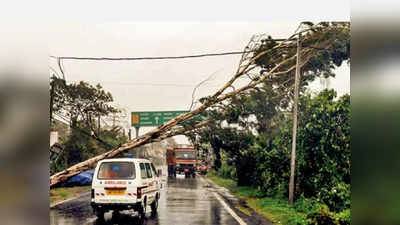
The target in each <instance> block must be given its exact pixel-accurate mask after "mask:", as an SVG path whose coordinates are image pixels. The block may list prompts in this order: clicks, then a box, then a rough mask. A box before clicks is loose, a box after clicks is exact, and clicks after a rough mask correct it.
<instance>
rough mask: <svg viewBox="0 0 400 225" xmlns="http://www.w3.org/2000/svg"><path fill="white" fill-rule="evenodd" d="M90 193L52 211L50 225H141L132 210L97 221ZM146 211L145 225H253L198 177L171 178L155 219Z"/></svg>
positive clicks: (162, 195)
mask: <svg viewBox="0 0 400 225" xmlns="http://www.w3.org/2000/svg"><path fill="white" fill-rule="evenodd" d="M89 203H90V194H89V193H88V194H85V195H84V196H82V197H80V198H78V199H75V200H71V201H68V202H65V203H63V204H60V205H58V206H56V207H54V208H52V209H51V210H50V224H52V225H70V224H94V225H100V224H121V225H122V224H140V222H139V219H138V217H137V215H136V214H135V213H134V212H133V211H122V212H121V214H120V216H119V217H118V218H112V213H111V212H108V213H106V214H105V216H104V217H105V219H104V221H102V220H98V219H97V218H96V216H95V215H94V214H93V211H92V209H91V207H90V205H89ZM150 211H151V210H150V207H149V208H148V209H147V214H146V219H145V220H144V222H143V223H144V224H147V225H152V224H154V225H156V224H157V225H180V224H183V225H185V224H187V225H189V224H190V225H200V224H201V225H203V224H210V225H227V224H229V225H231V224H232V225H237V224H240V225H243V224H247V225H250V224H249V223H248V222H247V223H245V222H244V221H243V220H242V218H241V217H240V216H238V215H237V214H236V213H235V212H234V210H232V207H230V206H229V205H228V204H227V203H226V202H225V201H224V199H223V198H222V197H221V196H219V195H218V194H217V193H216V192H215V190H214V189H213V188H210V187H209V186H208V185H207V182H206V181H205V180H204V179H203V178H201V177H199V176H197V177H196V179H193V178H189V179H185V178H184V177H183V175H178V176H177V178H176V179H168V182H167V183H165V184H164V187H163V189H162V191H161V198H160V202H159V208H158V213H157V215H155V216H154V217H152V216H151V215H150V214H151V213H150ZM256 224H259V223H256Z"/></svg>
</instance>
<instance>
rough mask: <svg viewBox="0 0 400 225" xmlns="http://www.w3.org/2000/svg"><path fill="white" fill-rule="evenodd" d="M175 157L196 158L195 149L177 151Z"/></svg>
mask: <svg viewBox="0 0 400 225" xmlns="http://www.w3.org/2000/svg"><path fill="white" fill-rule="evenodd" d="M175 157H176V159H196V155H195V152H194V151H177V152H176V153H175Z"/></svg>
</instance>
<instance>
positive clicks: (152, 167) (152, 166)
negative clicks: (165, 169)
mask: <svg viewBox="0 0 400 225" xmlns="http://www.w3.org/2000/svg"><path fill="white" fill-rule="evenodd" d="M150 165H151V170H152V171H153V174H154V176H157V177H158V174H157V171H156V168H155V167H154V164H153V163H152V164H150Z"/></svg>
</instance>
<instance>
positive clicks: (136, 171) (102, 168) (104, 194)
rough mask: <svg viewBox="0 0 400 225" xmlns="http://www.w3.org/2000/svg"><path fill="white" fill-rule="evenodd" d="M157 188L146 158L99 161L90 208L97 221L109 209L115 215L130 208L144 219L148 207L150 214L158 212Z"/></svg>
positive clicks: (151, 168) (156, 179)
mask: <svg viewBox="0 0 400 225" xmlns="http://www.w3.org/2000/svg"><path fill="white" fill-rule="evenodd" d="M160 187H161V183H160V179H159V174H158V173H157V172H156V169H155V167H154V165H153V163H151V162H150V161H149V160H147V159H134V158H115V159H105V160H101V161H99V162H98V163H97V166H96V169H95V171H94V175H93V181H92V193H91V197H92V200H91V206H92V207H93V210H94V212H95V213H96V215H97V217H99V218H103V217H104V213H105V212H107V211H110V210H113V216H114V215H115V214H118V213H119V211H121V210H130V209H133V210H134V211H136V212H138V213H139V215H140V217H141V218H144V216H145V214H146V208H147V206H149V205H150V206H151V210H152V214H154V213H156V212H157V207H158V200H159V199H160Z"/></svg>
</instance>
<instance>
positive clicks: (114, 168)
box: [97, 162, 136, 179]
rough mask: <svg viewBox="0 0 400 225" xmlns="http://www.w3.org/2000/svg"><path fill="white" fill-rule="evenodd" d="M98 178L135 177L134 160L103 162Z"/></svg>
mask: <svg viewBox="0 0 400 225" xmlns="http://www.w3.org/2000/svg"><path fill="white" fill-rule="evenodd" d="M97 178H98V179H135V178H136V171H135V166H134V164H133V162H103V163H102V164H101V165H100V168H99V172H98V175H97Z"/></svg>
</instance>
